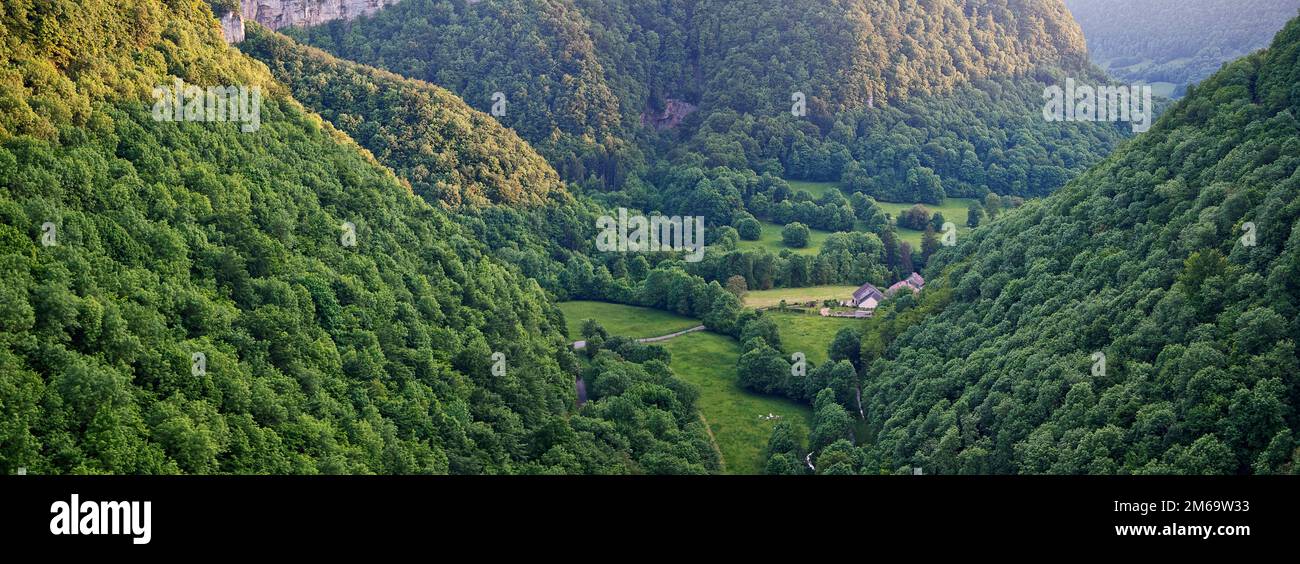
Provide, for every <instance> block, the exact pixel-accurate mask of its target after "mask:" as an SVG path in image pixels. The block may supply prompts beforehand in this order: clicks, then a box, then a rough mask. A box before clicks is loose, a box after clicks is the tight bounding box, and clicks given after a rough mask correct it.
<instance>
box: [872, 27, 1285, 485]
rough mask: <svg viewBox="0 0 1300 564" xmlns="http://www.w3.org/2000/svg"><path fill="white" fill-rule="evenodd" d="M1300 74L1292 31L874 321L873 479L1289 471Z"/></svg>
mask: <svg viewBox="0 0 1300 564" xmlns="http://www.w3.org/2000/svg"><path fill="white" fill-rule="evenodd" d="M1297 84H1300V20H1293V21H1292V22H1291V23H1289V24H1287V25H1286V27H1285V29H1283V30H1282V31H1281V32H1280V33H1279V34H1278V35H1277V37H1276V39H1275V40H1274V42H1273V44H1272V46H1271V47H1270V48H1269V49H1268V50H1267V51H1265V52H1262V53H1258V54H1255V55H1252V56H1249V57H1247V58H1245V59H1243V60H1240V61H1237V62H1234V63H1232V64H1230V65H1228V66H1227V67H1226V68H1224V69H1223V70H1222V71H1220V72H1218V73H1217V74H1215V75H1214V76H1213V77H1211V78H1209V79H1207V80H1206V81H1205V82H1204V83H1203V84H1202V85H1200V86H1199V87H1196V88H1193V89H1191V91H1190V92H1189V93H1188V96H1187V97H1186V98H1185V99H1183V100H1182V101H1181V102H1179V103H1178V104H1176V105H1175V106H1174V107H1173V108H1171V109H1170V110H1169V112H1167V113H1166V114H1165V115H1164V116H1163V117H1162V118H1161V119H1160V120H1159V122H1158V123H1156V124H1155V126H1154V127H1153V128H1152V130H1151V131H1150V132H1149V133H1146V134H1143V135H1141V136H1138V137H1137V138H1136V139H1135V140H1133V141H1132V142H1130V143H1128V144H1125V145H1124V146H1122V147H1121V148H1120V149H1119V150H1118V151H1117V152H1116V154H1114V155H1113V156H1111V157H1110V158H1108V159H1106V161H1105V162H1103V163H1102V164H1101V165H1100V166H1097V167H1095V168H1093V169H1092V170H1090V171H1088V172H1087V173H1085V174H1083V175H1082V176H1081V177H1080V178H1078V179H1077V180H1075V181H1073V182H1071V183H1070V184H1068V185H1066V186H1065V187H1064V188H1062V189H1061V190H1059V191H1058V192H1056V193H1055V194H1053V195H1051V196H1049V197H1048V198H1046V199H1045V200H1043V201H1041V202H1035V203H1030V204H1028V205H1026V206H1025V207H1023V208H1021V209H1019V210H1016V211H1014V212H1011V213H1009V214H1007V215H1006V216H1004V217H1002V218H999V219H998V220H996V221H994V222H992V223H990V224H988V225H986V226H982V227H980V228H979V229H977V230H975V231H974V232H972V235H970V236H969V237H965V238H963V240H961V241H959V243H958V245H957V246H956V247H955V248H953V249H951V250H947V251H941V252H939V253H937V254H936V255H935V256H934V257H932V259H931V261H932V262H931V264H930V266H929V268H928V270H927V276H926V278H927V279H929V280H930V283H929V284H928V285H927V287H926V289H925V291H924V293H923V294H922V296H921V299H920V302H919V303H917V304H915V305H913V302H911V301H910V300H906V301H904V302H902V303H901V304H900V305H898V306H896V307H891V308H889V309H887V310H885V311H882V312H878V313H877V318H876V319H875V320H873V322H872V328H871V330H870V331H869V332H868V333H867V336H866V338H865V339H864V342H863V346H864V352H863V354H864V356H865V357H868V359H869V360H870V359H874V363H871V364H870V366H869V367H868V368H867V370H866V374H865V376H864V380H865V385H864V387H863V389H862V397H863V398H864V400H865V398H870V399H869V400H865V403H866V404H867V405H866V413H867V419H868V424H869V427H870V430H871V436H870V437H868V438H867V440H866V441H865V442H866V444H867V445H868V446H867V447H866V449H865V456H866V457H867V458H866V459H865V462H864V463H863V464H864V467H866V468H868V469H871V470H873V471H874V469H877V468H885V469H888V470H894V469H897V468H903V467H909V466H920V467H923V468H924V469H925V472H926V473H927V474H930V473H941V474H950V473H1027V474H1037V473H1051V474H1076V473H1087V474H1112V473H1180V474H1181V473H1188V474H1234V473H1260V474H1267V473H1289V472H1296V471H1298V470H1300V465H1298V464H1297V462H1300V450H1297V446H1298V445H1300V443H1297V439H1298V438H1300V437H1297V436H1295V434H1294V433H1293V431H1292V429H1296V428H1297V427H1300V412H1297V407H1300V378H1298V377H1297V374H1300V359H1298V358H1297V349H1296V343H1297V342H1298V341H1300V120H1297V115H1300V90H1297V88H1296V85H1297ZM1247 236H1249V237H1250V238H1244V237H1247ZM1102 355H1104V357H1103V356H1102Z"/></svg>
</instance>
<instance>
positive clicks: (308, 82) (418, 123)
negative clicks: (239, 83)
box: [238, 24, 568, 208]
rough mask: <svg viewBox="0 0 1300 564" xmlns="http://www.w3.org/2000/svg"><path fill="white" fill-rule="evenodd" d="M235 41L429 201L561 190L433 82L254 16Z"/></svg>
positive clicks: (523, 148) (538, 161) (535, 201)
mask: <svg viewBox="0 0 1300 564" xmlns="http://www.w3.org/2000/svg"><path fill="white" fill-rule="evenodd" d="M238 47H239V49H240V50H241V51H243V52H245V53H248V54H250V55H252V56H253V57H256V58H258V59H260V60H261V61H262V62H264V63H266V64H267V65H268V66H269V67H270V69H271V73H272V74H273V75H274V76H275V77H276V78H277V79H279V80H281V81H283V82H284V83H285V84H286V85H288V86H289V88H290V89H291V90H292V91H293V93H294V95H295V96H296V97H297V98H298V99H299V100H300V101H302V102H303V103H304V104H306V105H307V106H309V107H311V108H312V109H313V110H315V111H317V112H319V113H320V114H321V116H322V117H324V118H325V119H327V120H329V121H330V122H331V123H333V124H335V125H337V126H338V127H340V128H342V129H343V130H344V131H346V132H347V133H348V134H349V135H351V136H352V137H353V138H354V139H356V140H357V141H358V142H359V143H361V145H362V146H364V147H365V148H367V149H369V150H370V151H371V152H372V153H374V154H375V156H376V157H377V158H379V160H380V161H381V162H383V163H385V164H387V165H389V166H390V167H392V168H393V169H394V170H396V171H397V172H398V174H399V175H400V176H402V177H403V178H405V179H407V180H408V181H410V182H411V185H412V187H413V188H414V189H415V193H416V194H419V195H421V196H423V197H425V199H427V200H429V201H431V202H442V203H443V204H445V205H447V206H449V207H452V208H457V207H461V206H462V205H468V206H473V207H481V206H484V205H488V204H507V205H514V206H536V205H540V204H544V203H546V202H548V201H551V200H552V199H554V200H559V201H563V200H565V199H567V198H568V194H567V193H566V192H565V189H564V185H563V184H562V183H561V182H560V178H559V176H558V175H557V174H556V173H555V170H554V169H552V168H551V166H550V165H549V164H547V163H546V161H544V160H542V157H541V156H539V155H538V154H537V152H536V151H534V150H533V148H532V147H530V146H528V144H527V143H525V142H524V141H523V140H521V139H520V138H519V137H518V136H517V135H515V133H514V132H513V131H511V130H509V129H506V128H504V127H502V126H501V124H500V123H499V122H497V121H496V120H495V119H492V118H491V117H489V116H487V115H485V114H483V113H482V112H478V111H475V110H473V109H471V108H470V107H469V106H467V105H466V104H465V102H463V101H461V99H460V98H457V97H456V96H455V95H453V94H451V93H450V92H447V91H446V90H444V89H442V88H440V87H437V86H433V85H431V84H428V83H425V82H421V81H416V80H411V79H406V78H402V77H400V76H398V75H395V74H392V73H389V72H385V71H381V70H378V69H374V68H371V67H366V66H364V65H360V64H356V63H351V62H347V61H340V60H339V59H336V58H334V57H333V56H331V55H329V54H328V53H325V52H324V51H321V50H319V49H314V48H311V47H304V46H302V45H299V44H297V43H296V42H294V41H293V40H291V39H289V38H287V37H285V36H283V35H280V34H278V33H275V32H272V31H269V30H266V29H265V28H263V27H261V26H259V25H257V24H249V26H248V37H247V39H246V40H245V41H243V42H242V43H240V44H239V46H238Z"/></svg>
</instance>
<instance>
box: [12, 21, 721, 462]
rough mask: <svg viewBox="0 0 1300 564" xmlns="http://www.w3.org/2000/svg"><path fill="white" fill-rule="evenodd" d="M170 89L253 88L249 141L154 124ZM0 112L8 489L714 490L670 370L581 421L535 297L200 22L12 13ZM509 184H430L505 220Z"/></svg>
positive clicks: (474, 154)
mask: <svg viewBox="0 0 1300 564" xmlns="http://www.w3.org/2000/svg"><path fill="white" fill-rule="evenodd" d="M38 4H39V8H37V5H38ZM175 78H181V79H184V81H185V82H186V83H189V84H192V85H198V86H204V87H206V86H219V85H240V86H248V87H252V86H258V87H260V88H261V89H262V94H263V95H262V98H261V104H260V106H258V107H259V108H260V112H259V114H260V127H255V128H252V130H251V131H244V130H243V128H242V127H241V124H239V123H228V122H221V121H203V120H200V121H182V122H176V121H166V120H160V119H158V115H161V114H155V115H151V114H153V112H151V105H153V99H152V97H151V96H150V93H151V91H152V90H153V89H154V88H155V87H156V86H158V85H162V86H170V85H172V84H174V79H175ZM0 100H3V102H0V472H4V473H12V472H13V471H14V469H15V468H18V467H26V468H28V469H29V471H31V472H32V473H34V474H56V473H178V472H184V473H227V472H230V473H369V472H377V473H441V472H451V473H533V472H548V473H595V472H610V473H627V472H690V473H700V472H708V471H713V470H716V469H717V468H718V461H717V455H716V453H715V452H714V450H713V449H712V448H711V446H710V444H709V441H708V438H707V435H706V434H705V432H704V429H703V427H702V426H701V424H700V423H699V418H698V413H697V412H696V411H695V408H694V404H693V402H694V398H695V392H694V391H693V390H692V389H690V388H689V387H688V386H686V385H684V384H682V383H681V382H679V381H677V380H676V379H675V378H674V377H673V376H672V373H671V371H669V370H668V368H667V365H666V364H664V363H663V362H661V361H658V360H655V361H647V362H644V363H639V364H638V363H631V362H626V361H623V360H621V359H619V358H617V357H613V356H606V357H604V358H600V359H597V362H598V363H600V365H601V370H602V371H603V372H607V373H611V374H618V378H619V382H620V385H619V386H609V387H606V388H604V389H605V390H606V392H605V393H603V394H602V395H600V396H598V397H595V398H593V399H594V401H592V402H589V403H588V404H587V405H586V406H585V407H583V408H582V409H581V410H577V409H576V408H575V407H574V400H575V392H574V377H575V375H576V374H577V370H578V367H577V362H576V360H575V359H574V357H573V356H572V355H571V354H570V353H569V352H568V350H567V349H568V347H567V344H566V339H565V338H564V336H563V335H562V331H563V327H564V323H563V320H562V318H561V315H560V314H559V312H558V310H556V309H555V308H553V307H552V306H551V305H549V302H548V298H547V295H546V293H545V292H544V291H543V290H542V289H541V288H540V287H539V286H538V284H537V283H536V282H534V281H532V280H528V279H526V278H524V277H522V276H521V275H519V274H518V273H517V271H516V270H515V269H513V268H510V267H508V266H507V265H506V264H504V263H503V262H501V261H499V260H497V259H494V258H492V257H491V256H490V255H489V254H488V247H487V246H486V245H484V244H483V243H482V242H480V241H477V240H476V239H475V238H474V237H473V236H472V234H471V233H470V232H469V231H468V230H466V229H464V228H463V227H461V226H459V225H458V224H456V223H455V222H453V221H451V220H450V219H449V218H448V216H447V214H446V212H444V211H443V210H442V209H441V208H439V207H436V206H431V205H429V204H428V203H426V202H424V201H423V200H421V199H420V198H418V197H416V196H415V195H413V194H411V191H410V189H409V188H408V187H406V186H404V185H403V184H402V183H401V182H400V181H399V180H398V179H397V177H396V176H395V175H394V174H393V173H392V172H391V171H389V170H388V169H386V168H383V167H382V166H380V165H379V164H378V163H376V162H375V160H374V159H373V158H372V157H370V156H369V154H368V153H367V152H365V151H363V150H362V149H361V148H360V147H358V146H357V145H356V144H355V143H354V142H353V141H352V140H351V139H350V138H348V137H347V136H346V135H344V134H343V133H341V132H339V131H337V130H335V129H334V128H333V127H332V126H331V125H330V124H329V123H328V122H324V121H322V120H321V119H320V118H319V117H318V116H316V115H314V114H311V113H309V112H307V111H306V110H304V109H303V107H302V106H301V105H300V104H299V103H298V102H297V101H296V100H294V99H293V98H292V97H290V95H289V94H288V89H287V88H285V87H284V86H283V85H280V84H277V83H276V82H275V81H274V79H273V78H272V77H271V76H270V75H269V74H268V73H267V71H266V68H265V67H264V66H262V65H261V64H259V63H257V62H256V61H253V60H252V59H249V58H248V57H246V56H244V55H242V54H240V53H239V52H238V51H236V50H233V49H230V48H228V47H227V46H226V45H225V44H224V42H223V41H222V38H221V35H220V32H219V28H218V26H217V23H216V20H215V19H213V16H212V13H211V12H210V11H209V9H208V7H207V5H206V4H204V3H202V2H192V1H188V0H172V1H161V0H113V1H111V2H109V1H87V0H75V1H74V0H54V1H53V2H51V1H49V0H42V1H40V2H29V1H19V2H6V3H5V4H4V7H3V8H2V9H0ZM450 104H452V105H449V106H447V107H449V108H453V109H454V107H455V106H454V102H451V103H450ZM197 115H203V114H197ZM207 115H211V114H207ZM339 119H340V120H342V119H343V118H342V117H341V116H340V117H339ZM472 119H473V117H472V116H469V115H462V116H455V117H454V118H452V119H450V120H449V122H457V121H458V120H470V122H471V123H472ZM433 123H443V122H439V121H438V120H436V119H435V120H434V121H433ZM492 131H493V130H491V129H489V130H488V133H491V132H492ZM447 138H456V139H460V140H461V141H463V142H465V143H474V142H478V141H480V140H479V139H477V138H474V137H470V138H458V137H455V135H454V134H448V137H447ZM501 139H507V138H505V137H501V136H497V138H496V141H500V140H501ZM483 141H484V142H489V141H492V140H490V139H489V140H483ZM496 141H492V142H496ZM463 149H464V150H465V152H464V155H463V158H460V159H452V160H451V161H450V163H456V162H460V163H467V162H476V159H480V158H485V157H483V156H484V155H493V154H494V151H499V150H513V149H511V148H510V147H509V146H508V145H507V146H504V147H498V148H492V147H486V146H485V147H479V148H471V147H463ZM521 158H524V159H525V161H526V160H527V155H526V154H525V155H524V156H523V157H521ZM488 160H489V161H490V160H492V159H491V158H488ZM514 164H518V163H517V161H507V162H505V163H504V164H502V167H503V168H501V169H492V168H487V169H484V168H481V167H475V170H474V171H473V172H470V173H466V172H465V171H464V170H463V169H459V168H457V166H456V165H455V164H447V166H446V168H444V169H442V170H443V171H444V172H445V173H446V174H447V182H450V183H457V185H456V186H454V187H452V188H451V189H452V190H454V191H456V193H459V194H462V195H465V194H469V193H481V194H483V195H484V196H487V197H492V195H502V194H504V193H505V191H509V190H511V189H512V186H513V185H514V184H513V183H514V182H515V180H519V183H527V182H528V180H527V179H528V178H532V177H531V176H529V175H530V174H532V173H527V174H525V175H524V176H523V177H517V176H516V177H512V176H510V175H508V174H507V175H504V176H502V177H499V178H498V177H497V175H496V172H497V171H501V170H510V167H511V166H513V165H514ZM515 170H519V169H515ZM453 171H455V172H453ZM540 174H542V176H541V177H540V178H542V179H543V180H545V179H546V178H547V177H546V175H545V172H544V171H540ZM521 178H522V180H521ZM530 188H531V187H530ZM349 224H350V225H349ZM349 227H354V228H355V239H354V241H355V245H350V244H348V243H347V241H348V239H347V237H345V235H347V234H348V231H349V229H348V228H349ZM494 353H500V355H496V354H494ZM607 354H610V355H612V353H607ZM498 359H499V360H498ZM499 362H500V363H501V364H498V363H499ZM646 421H653V423H654V424H653V425H647V424H645V422H646Z"/></svg>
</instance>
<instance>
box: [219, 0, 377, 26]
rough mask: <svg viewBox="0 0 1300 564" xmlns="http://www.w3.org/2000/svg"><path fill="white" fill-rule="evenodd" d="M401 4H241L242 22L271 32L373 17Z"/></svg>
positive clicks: (356, 0)
mask: <svg viewBox="0 0 1300 564" xmlns="http://www.w3.org/2000/svg"><path fill="white" fill-rule="evenodd" d="M399 1H400V0H243V1H242V2H240V4H241V8H240V11H241V13H242V14H243V16H244V19H248V20H254V21H256V22H257V23H260V24H262V25H264V26H266V27H269V28H271V29H280V28H282V27H288V26H291V25H301V26H306V25H316V24H321V23H325V22H328V21H331V20H350V19H352V18H355V17H357V16H362V15H366V14H370V13H373V12H375V11H377V10H379V9H380V8H383V7H384V6H389V5H392V4H396V3H398V2H399Z"/></svg>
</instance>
